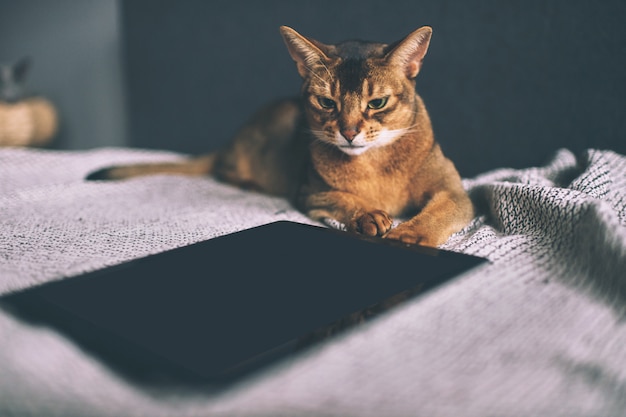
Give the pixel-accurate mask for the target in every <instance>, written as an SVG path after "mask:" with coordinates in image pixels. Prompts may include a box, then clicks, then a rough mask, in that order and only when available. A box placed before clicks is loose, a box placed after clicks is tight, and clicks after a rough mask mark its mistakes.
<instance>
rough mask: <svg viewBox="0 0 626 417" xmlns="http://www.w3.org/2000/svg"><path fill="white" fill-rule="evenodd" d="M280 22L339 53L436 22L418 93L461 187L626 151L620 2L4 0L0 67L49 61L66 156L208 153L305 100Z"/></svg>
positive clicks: (42, 65)
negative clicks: (123, 151) (97, 151)
mask: <svg viewBox="0 0 626 417" xmlns="http://www.w3.org/2000/svg"><path fill="white" fill-rule="evenodd" d="M79 5H80V6H79ZM3 16H4V17H3ZM51 19H53V20H51ZM103 19H108V20H103ZM15 22H21V23H20V24H17V23H15ZM103 22H105V24H104V25H103ZM280 25H288V26H291V27H293V28H295V29H296V30H298V31H299V32H300V33H302V34H304V35H306V36H310V37H313V38H316V39H318V40H320V41H323V42H327V43H332V42H336V41H340V40H344V39H348V38H359V39H365V40H377V41H382V42H393V41H395V40H398V39H400V38H402V37H403V36H405V35H406V34H408V33H409V32H411V31H413V30H414V29H416V28H418V27H420V26H422V25H430V26H432V27H433V29H434V34H433V38H432V42H431V46H430V50H429V52H428V55H427V56H426V60H425V63H424V67H423V69H422V72H421V74H420V75H419V76H418V80H417V90H418V92H419V93H420V94H421V95H422V97H423V98H424V100H425V102H426V105H427V107H428V109H429V111H430V115H431V118H432V121H433V126H434V130H435V135H436V137H437V138H438V140H439V141H440V143H441V145H442V147H443V149H444V151H445V153H446V154H447V155H448V156H449V157H451V159H453V160H454V161H455V162H456V164H457V166H458V168H459V170H460V172H461V174H462V175H463V176H465V177H470V176H474V175H476V174H478V173H481V172H484V171H487V170H490V169H493V168H498V167H514V168H521V167H528V166H535V165H541V164H543V163H545V162H546V161H547V160H548V159H549V158H550V157H551V156H552V155H553V154H554V152H555V151H556V150H557V149H559V148H567V149H571V150H572V151H575V152H579V151H581V150H584V149H587V148H600V149H612V150H614V151H617V152H620V153H623V154H626V135H625V133H626V2H624V1H622V0H606V1H583V0H553V1H539V0H527V1H523V2H522V1H519V2H513V1H498V0H489V1H487V0H482V1H479V0H467V1H458V0H429V1H420V0H412V1H386V2H381V1H374V0H359V1H354V0H350V1H337V0H334V1H329V0H317V1H307V2H305V1H279V0H269V1H258V2H255V1H249V0H246V1H242V0H231V1H224V0H212V1H201V0H164V1H163V0H161V1H159V0H120V1H118V2H114V1H108V2H107V1H102V0H81V1H74V0H55V1H54V2H49V1H46V0H21V1H19V2H7V1H2V0H0V35H1V36H0V60H2V54H3V51H7V50H8V49H7V48H6V46H7V45H8V46H11V48H12V51H13V50H18V49H19V48H16V45H17V46H23V45H28V46H31V47H32V46H34V47H35V51H39V55H38V56H35V57H34V61H35V68H34V72H35V73H34V74H33V76H34V79H33V81H37V82H36V83H35V86H36V87H38V88H39V89H40V90H42V91H49V92H51V95H52V96H53V98H55V99H57V102H59V103H60V107H61V110H62V111H63V116H64V119H63V122H64V129H63V132H62V135H61V137H60V138H59V140H58V141H57V142H56V143H55V145H54V146H55V147H58V148H62V149H78V148H90V147H97V146H120V145H122V146H132V147H141V148H153V149H170V150H175V151H181V152H186V153H201V152H206V151H210V150H212V149H215V148H216V147H218V146H220V145H221V144H223V143H224V142H225V141H227V140H228V139H229V138H230V137H231V136H232V135H233V134H234V133H235V131H236V130H237V129H238V127H239V126H240V125H241V124H242V123H243V122H244V121H245V120H246V119H247V118H248V117H249V115H250V114H251V113H252V112H253V111H254V110H255V109H256V108H258V107H259V106H260V105H261V104H263V103H266V102H268V101H270V100H273V99H275V98H278V97H283V96H288V95H293V94H296V93H297V92H298V90H299V85H300V80H299V78H298V75H297V72H296V69H295V65H294V64H293V62H292V61H291V59H290V57H289V55H288V54H287V51H286V48H285V46H284V44H283V41H282V39H281V38H280V35H279V33H278V27H279V26H280ZM58 33H65V35H63V37H62V38H60V37H59V36H58ZM35 35H38V36H39V37H38V38H36V36H35ZM24 39H26V40H27V42H24ZM33 39H35V40H33ZM53 64H54V65H56V67H55V68H56V70H55V71H48V70H47V68H48V67H52V66H53ZM77 68H80V71H79V70H78V69H77ZM117 72H119V74H121V75H120V76H119V77H117V78H116V77H115V74H116V73H117ZM37 77H40V78H37ZM77 79H78V80H79V81H81V83H80V84H79V85H78V86H77V85H76V84H77V83H76V80H77ZM89 81H90V82H89ZM94 85H95V86H98V87H97V88H95V87H94ZM117 91H119V94H118V93H116V92H117ZM72 106H73V107H72ZM79 110H80V111H79ZM80 126H83V127H84V128H83V129H82V130H80V129H78V127H80ZM120 138H123V140H121V139H120ZM96 139H97V140H96Z"/></svg>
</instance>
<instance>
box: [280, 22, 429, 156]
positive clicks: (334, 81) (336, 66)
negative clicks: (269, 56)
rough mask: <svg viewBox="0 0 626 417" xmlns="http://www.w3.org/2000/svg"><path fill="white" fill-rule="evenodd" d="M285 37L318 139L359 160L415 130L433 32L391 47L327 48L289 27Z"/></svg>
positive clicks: (344, 45) (349, 45)
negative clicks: (419, 85) (420, 80)
mask: <svg viewBox="0 0 626 417" xmlns="http://www.w3.org/2000/svg"><path fill="white" fill-rule="evenodd" d="M280 31H281V34H282V36H283V38H284V40H285V43H286V44H287V48H288V50H289V54H290V55H291V57H292V58H293V60H294V61H295V62H296V64H297V68H298V72H299V73H300V75H301V76H302V78H303V81H304V82H303V85H302V93H303V97H304V101H305V107H306V113H307V119H308V122H309V127H310V128H311V131H312V132H313V134H314V135H315V136H316V138H317V139H319V140H321V141H323V142H326V143H329V144H332V145H334V146H337V147H338V148H339V149H341V150H342V151H343V152H345V153H346V154H348V155H359V154H362V153H363V152H365V151H367V150H368V149H372V148H375V147H381V146H385V145H388V144H390V143H392V142H393V141H395V140H396V139H397V138H399V137H400V136H402V135H403V134H405V133H406V132H408V131H410V130H411V129H412V128H413V127H414V123H415V117H416V115H415V112H416V102H415V100H416V97H415V77H416V76H417V74H418V72H419V70H420V68H421V65H422V60H423V58H424V55H426V51H427V50H428V45H429V42H430V37H431V34H432V29H431V28H430V27H427V26H424V27H422V28H420V29H418V30H416V31H414V32H413V33H411V34H409V35H408V36H407V37H406V38H404V39H402V40H401V41H399V42H396V43H394V44H391V45H386V44H382V43H373V42H361V41H348V42H342V43H338V44H334V45H326V44H323V43H321V42H319V41H316V40H314V39H310V38H305V37H304V36H302V35H300V34H299V33H298V32H296V31H295V30H293V29H291V28H289V27H286V26H282V27H281V28H280Z"/></svg>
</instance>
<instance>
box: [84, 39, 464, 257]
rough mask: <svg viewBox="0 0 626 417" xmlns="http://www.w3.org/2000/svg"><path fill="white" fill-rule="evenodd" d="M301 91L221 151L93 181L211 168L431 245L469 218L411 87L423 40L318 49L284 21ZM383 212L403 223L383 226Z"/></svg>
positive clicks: (365, 227) (372, 231) (370, 230)
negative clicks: (300, 81) (300, 77)
mask: <svg viewBox="0 0 626 417" xmlns="http://www.w3.org/2000/svg"><path fill="white" fill-rule="evenodd" d="M281 33H282V35H283V38H284V40H285V42H286V44H287V47H288V49H289V53H290V54H291V56H292V58H293V59H294V61H295V62H296V64H297V68H298V72H299V73H300V75H301V76H302V78H303V85H302V91H301V93H302V94H301V97H300V98H297V99H288V100H283V101H279V102H277V103H274V104H272V105H270V106H268V107H266V108H264V109H262V110H261V111H260V112H259V113H258V114H257V115H256V116H255V117H254V118H253V119H252V120H251V121H250V122H249V123H248V124H247V125H246V126H244V127H243V128H242V129H241V131H240V132H239V133H238V134H237V135H236V136H235V138H233V140H232V141H231V142H230V143H229V144H228V145H227V146H226V147H225V148H223V149H221V150H219V151H217V152H215V153H212V154H209V155H205V156H202V157H197V158H193V159H190V160H189V161H187V162H183V163H169V164H151V165H135V166H125V167H112V168H106V169H104V170H101V171H98V172H96V173H94V174H92V175H91V176H90V178H91V179H121V178H129V177H133V176H138V175H147V174H155V173H173V174H187V175H204V174H211V175H213V176H215V177H216V178H218V179H220V180H223V181H226V182H229V183H232V184H236V185H239V186H242V187H245V188H252V189H255V190H258V191H262V192H266V193H270V194H274V195H279V196H284V197H287V198H289V199H291V201H292V202H293V203H294V205H295V206H296V207H297V208H298V209H300V210H301V211H303V212H304V213H306V214H308V215H309V216H310V217H312V218H313V219H319V220H321V219H324V218H328V219H334V220H336V221H338V222H340V223H342V224H344V225H345V226H346V228H347V229H348V230H349V231H353V232H357V233H362V234H365V235H371V236H374V235H378V236H384V237H387V238H392V239H398V240H402V241H404V242H407V243H421V244H424V245H430V246H436V245H439V244H441V243H443V242H445V241H446V240H447V238H448V237H449V236H450V235H451V234H452V233H454V232H457V231H459V230H460V229H461V228H463V227H464V226H465V225H466V224H467V223H468V222H469V220H470V219H471V218H472V216H473V208H472V204H471V202H470V200H469V198H468V197H467V194H466V193H465V191H464V189H463V187H462V184H461V179H460V177H459V174H458V173H457V171H456V169H455V167H454V165H453V164H452V162H451V161H449V160H448V159H446V158H445V157H444V155H443V153H442V152H441V149H440V147H439V145H438V144H437V142H436V141H435V139H434V136H433V131H432V127H431V123H430V119H429V116H428V113H427V111H426V108H425V106H424V103H423V102H422V99H421V98H420V97H419V95H417V94H416V93H415V77H416V76H417V73H418V72H419V70H420V68H421V63H422V59H423V57H424V55H425V54H426V51H427V48H428V44H429V41H430V36H431V33H432V31H431V29H430V28H428V27H423V28H421V29H419V30H417V31H415V32H413V33H411V34H410V35H409V36H407V37H406V38H405V39H403V40H402V41H400V42H398V43H396V44H394V45H385V44H379V43H369V42H358V41H350V42H344V43H340V44H336V45H325V44H322V43H320V42H318V41H315V40H311V39H307V38H305V37H303V36H301V35H299V34H298V33H297V32H295V31H294V30H293V29H290V28H287V27H282V28H281ZM393 217H405V218H407V220H406V221H404V222H403V223H401V224H400V225H398V226H397V227H395V228H392V218H393Z"/></svg>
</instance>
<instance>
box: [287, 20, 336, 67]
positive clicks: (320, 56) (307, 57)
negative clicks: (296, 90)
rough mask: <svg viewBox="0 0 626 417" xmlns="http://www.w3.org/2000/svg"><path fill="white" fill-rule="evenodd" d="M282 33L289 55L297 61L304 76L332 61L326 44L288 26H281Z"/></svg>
mask: <svg viewBox="0 0 626 417" xmlns="http://www.w3.org/2000/svg"><path fill="white" fill-rule="evenodd" d="M280 34H281V35H282V36H283V39H284V40H285V44H286V45H287V49H288V50H289V55H291V58H292V59H293V60H294V61H296V65H297V66H298V73H300V76H301V77H303V78H307V77H310V76H311V72H312V71H313V70H314V69H315V68H316V67H319V66H326V65H327V64H328V63H329V62H330V58H329V57H328V55H327V52H326V51H324V50H325V49H327V48H326V46H325V45H324V44H322V43H320V42H317V41H315V40H312V39H307V38H305V37H304V36H302V35H300V34H299V33H298V32H296V31H295V30H293V29H292V28H290V27H287V26H281V27H280Z"/></svg>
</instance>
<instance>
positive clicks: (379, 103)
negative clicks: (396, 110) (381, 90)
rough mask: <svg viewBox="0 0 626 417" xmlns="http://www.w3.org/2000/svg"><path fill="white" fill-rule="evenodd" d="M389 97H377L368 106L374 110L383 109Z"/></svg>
mask: <svg viewBox="0 0 626 417" xmlns="http://www.w3.org/2000/svg"><path fill="white" fill-rule="evenodd" d="M388 98H389V97H383V98H375V99H374V100H372V101H370V102H369V103H367V107H368V108H370V109H373V110H378V109H382V108H383V107H385V104H387V99H388Z"/></svg>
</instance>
